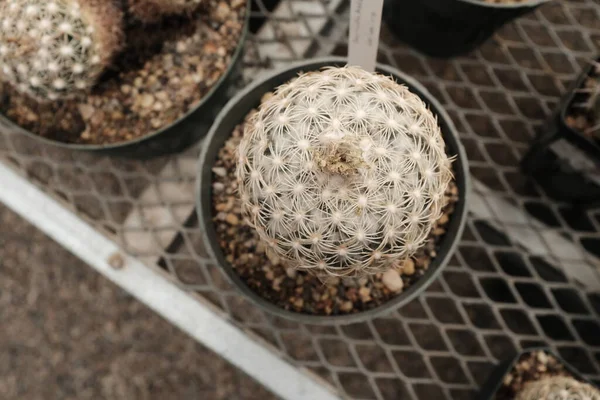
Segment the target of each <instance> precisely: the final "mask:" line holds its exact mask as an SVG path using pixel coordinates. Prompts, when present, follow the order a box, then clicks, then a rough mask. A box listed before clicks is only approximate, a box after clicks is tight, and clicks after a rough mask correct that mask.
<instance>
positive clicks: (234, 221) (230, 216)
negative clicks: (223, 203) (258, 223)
mask: <svg viewBox="0 0 600 400" xmlns="http://www.w3.org/2000/svg"><path fill="white" fill-rule="evenodd" d="M225 222H227V223H228V224H230V225H237V224H239V223H240V220H239V218H238V217H237V215H235V214H232V213H229V214H227V216H226V217H225Z"/></svg>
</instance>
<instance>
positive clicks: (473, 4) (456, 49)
mask: <svg viewBox="0 0 600 400" xmlns="http://www.w3.org/2000/svg"><path fill="white" fill-rule="evenodd" d="M548 1H550V0H530V1H524V2H520V3H507V4H496V3H486V2H485V1H484V0H385V2H384V6H383V7H384V10H383V11H384V12H383V15H384V20H385V21H386V22H387V25H388V27H389V28H390V30H391V31H392V32H393V33H394V34H395V35H396V37H397V38H398V39H400V40H401V41H403V42H405V43H407V44H408V45H410V46H411V47H413V48H415V49H416V50H418V51H420V52H421V53H424V54H427V55H429V56H432V57H440V58H446V57H453V56H457V55H461V54H465V53H468V52H469V51H471V50H473V49H475V48H476V47H478V46H479V45H480V44H482V43H483V42H484V41H486V40H487V39H488V38H489V37H491V36H492V35H493V34H494V32H495V31H496V30H497V29H498V28H500V27H501V26H502V25H504V24H505V23H507V22H509V21H511V20H513V19H515V18H517V17H519V16H520V15H522V14H525V13H528V12H530V11H533V10H534V9H535V8H537V7H538V6H540V5H541V4H544V3H546V2H548Z"/></svg>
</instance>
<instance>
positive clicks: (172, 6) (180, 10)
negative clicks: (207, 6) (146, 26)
mask: <svg viewBox="0 0 600 400" xmlns="http://www.w3.org/2000/svg"><path fill="white" fill-rule="evenodd" d="M203 1H204V0H128V6H129V12H130V13H131V14H132V15H133V16H135V17H136V18H137V19H139V20H140V21H142V22H145V23H152V22H157V21H159V20H160V19H161V18H163V17H165V16H168V15H181V14H185V13H189V12H192V11H194V10H195V9H196V8H198V6H199V5H200V4H201V3H202V2H203Z"/></svg>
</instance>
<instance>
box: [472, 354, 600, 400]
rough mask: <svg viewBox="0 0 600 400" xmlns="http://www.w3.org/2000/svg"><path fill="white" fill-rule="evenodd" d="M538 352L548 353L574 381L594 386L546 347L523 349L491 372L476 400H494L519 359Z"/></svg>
mask: <svg viewBox="0 0 600 400" xmlns="http://www.w3.org/2000/svg"><path fill="white" fill-rule="evenodd" d="M540 350H542V351H544V352H545V353H548V354H550V355H552V356H553V357H554V358H556V359H557V360H558V361H559V362H560V363H561V364H562V365H564V367H565V369H566V370H567V372H569V373H570V374H571V375H573V377H574V378H575V379H576V380H578V381H580V382H585V383H588V384H590V385H592V386H596V385H594V384H593V383H592V382H590V381H588V380H587V379H585V378H584V377H583V376H582V375H581V374H580V373H579V372H578V371H577V370H576V369H575V368H573V367H572V366H571V365H569V363H567V362H566V361H565V360H563V359H562V358H561V357H560V356H558V355H556V354H555V353H554V352H552V351H551V350H550V349H548V348H546V347H535V348H529V349H525V350H523V351H522V352H521V353H519V354H517V355H516V356H515V357H513V358H511V359H509V360H506V361H504V362H502V363H500V364H499V365H498V366H497V367H496V368H495V369H494V370H493V371H492V373H491V374H490V376H489V378H488V379H487V381H486V382H485V384H484V385H483V387H482V388H481V391H480V392H479V396H477V400H494V399H495V398H496V393H497V392H498V390H499V389H500V387H501V386H502V381H503V380H504V377H505V376H506V374H508V373H509V372H510V371H511V370H512V369H513V368H514V367H515V365H516V364H517V362H518V361H519V359H520V358H521V357H522V356H524V355H525V354H529V353H531V352H534V351H540Z"/></svg>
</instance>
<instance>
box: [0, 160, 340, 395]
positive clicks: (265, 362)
mask: <svg viewBox="0 0 600 400" xmlns="http://www.w3.org/2000/svg"><path fill="white" fill-rule="evenodd" d="M0 182H1V187H2V189H1V190H0V201H1V202H2V203H4V204H5V205H6V206H8V207H9V208H11V209H12V210H13V211H15V212H16V213H17V214H19V215H21V216H22V217H23V218H24V219H26V220H27V221H29V222H30V223H31V224H33V225H35V226H36V227H37V228H38V229H40V230H41V231H42V232H44V233H45V234H47V235H48V236H50V237H51V238H52V239H54V240H55V241H56V242H58V243H59V244H61V245H62V246H63V247H65V248H66V249H67V250H69V251H70V252H71V253H73V254H74V255H76V256H77V257H79V258H80V259H81V260H83V261H84V262H85V263H87V264H88V265H89V266H91V267H92V268H94V269H95V270H96V271H98V272H99V273H101V274H102V275H104V276H105V277H106V278H108V279H109V280H111V281H112V282H114V283H115V284H117V285H118V286H120V287H121V288H122V289H124V290H126V291H127V292H129V293H130V294H132V295H133V296H134V297H135V298H137V299H138V300H139V301H141V302H142V303H144V304H146V305H147V306H148V307H150V308H151V309H152V310H154V311H155V312H156V313H157V314H159V315H160V316H162V317H163V318H165V319H166V320H167V321H169V322H170V323H172V324H173V325H175V326H177V327H178V328H180V329H181V330H183V331H184V332H186V333H187V334H188V335H190V336H191V337H193V338H194V339H196V340H197V341H199V342H200V343H202V344H203V345H205V346H206V347H208V348H209V349H211V350H212V351H214V352H215V353H217V354H218V355H220V356H221V357H223V358H225V359H226V360H228V361H229V362H231V363H232V364H233V365H235V366H236V367H238V368H240V369H241V370H242V371H244V372H246V373H247V374H248V375H250V376H251V377H253V378H254V379H256V380H257V381H258V382H260V383H261V384H263V385H264V386H265V387H266V388H268V389H269V390H271V391H272V392H273V393H275V394H277V395H278V396H281V397H282V398H284V399H293V400H317V399H319V400H333V399H338V398H339V397H338V396H337V395H336V394H335V393H334V392H333V390H332V389H330V388H329V387H328V386H326V384H324V383H323V384H321V383H320V382H318V381H317V380H316V379H315V378H313V377H311V376H310V375H309V374H307V373H305V372H304V371H302V370H300V369H298V368H295V367H294V366H292V365H291V364H289V363H288V362H286V361H284V360H283V359H282V358H281V357H279V356H278V355H276V354H275V353H273V352H272V351H270V350H268V349H267V348H265V347H264V346H262V345H261V344H259V343H258V342H256V341H255V340H253V339H252V338H251V337H250V336H248V335H247V334H245V333H244V332H243V331H241V330H240V329H238V328H237V327H235V326H234V325H233V324H231V323H230V322H228V321H227V320H226V319H224V318H223V317H222V316H221V315H219V314H218V313H216V312H215V311H213V310H211V309H210V308H209V307H207V306H205V305H203V304H202V303H201V302H200V301H198V300H197V299H195V298H193V297H192V295H190V294H189V293H187V292H185V291H184V290H182V289H180V288H179V287H177V285H175V284H174V283H172V282H170V281H169V280H168V279H166V278H165V277H164V276H162V275H161V274H159V273H158V272H156V271H155V270H153V269H152V268H149V267H148V266H147V265H145V264H143V263H141V262H140V261H139V260H137V259H135V258H134V257H131V256H127V255H125V254H123V253H122V252H121V249H120V248H119V246H118V245H117V244H115V243H114V242H112V241H111V240H109V239H107V238H106V237H105V236H103V235H102V234H100V233H98V232H97V231H96V230H95V229H94V228H92V227H91V226H90V225H89V224H87V223H86V222H85V221H83V220H82V219H80V218H79V217H78V216H76V215H75V214H74V213H73V212H71V211H70V210H68V209H67V208H65V207H64V206H62V205H61V204H59V203H58V202H57V201H55V200H54V199H52V198H51V197H49V196H48V195H46V194H45V193H44V192H42V191H41V190H40V189H38V188H37V187H35V186H34V185H33V184H31V183H29V182H28V181H27V180H26V179H24V178H22V177H21V176H20V175H18V174H17V173H15V172H14V171H13V170H11V169H10V168H9V167H7V166H6V165H4V164H3V163H0Z"/></svg>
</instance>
